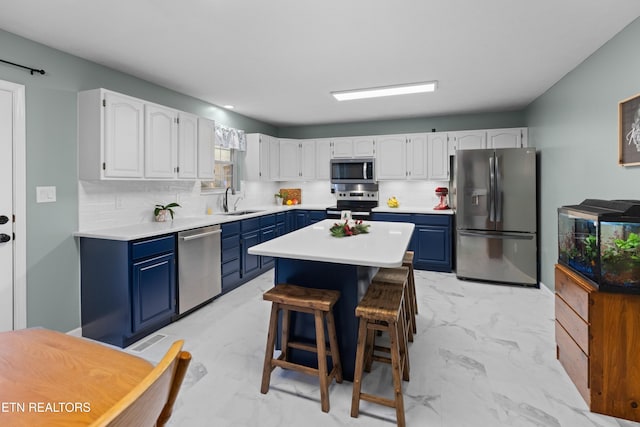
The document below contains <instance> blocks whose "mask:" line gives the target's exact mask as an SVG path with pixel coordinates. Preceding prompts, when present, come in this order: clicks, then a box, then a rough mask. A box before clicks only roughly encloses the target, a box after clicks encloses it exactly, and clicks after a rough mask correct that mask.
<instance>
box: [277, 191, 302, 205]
mask: <svg viewBox="0 0 640 427" xmlns="http://www.w3.org/2000/svg"><path fill="white" fill-rule="evenodd" d="M285 193H286V194H287V195H286V196H285V197H283V198H282V204H283V205H286V204H287V200H293V199H297V200H298V204H300V203H302V190H301V189H299V188H281V189H280V194H282V195H284V194H285Z"/></svg>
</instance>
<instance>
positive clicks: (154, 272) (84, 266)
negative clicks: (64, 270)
mask: <svg viewBox="0 0 640 427" xmlns="http://www.w3.org/2000/svg"><path fill="white" fill-rule="evenodd" d="M175 248H176V238H175V234H169V235H163V236H157V237H153V238H149V239H141V240H136V241H130V242H127V241H118V240H107V239H92V238H81V239H80V265H81V270H80V271H81V278H80V288H81V292H80V295H81V323H82V335H83V336H85V337H88V338H92V339H95V340H98V341H102V342H106V343H109V344H112V345H116V346H118V347H127V346H129V345H131V344H132V343H134V342H135V341H137V340H139V339H141V338H143V337H144V336H146V335H148V334H150V333H151V332H153V331H155V330H157V329H160V328H161V327H163V326H165V325H168V324H169V323H171V321H172V319H173V317H174V316H175V310H176V257H175V251H176V249H175Z"/></svg>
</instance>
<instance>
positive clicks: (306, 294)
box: [260, 284, 342, 412]
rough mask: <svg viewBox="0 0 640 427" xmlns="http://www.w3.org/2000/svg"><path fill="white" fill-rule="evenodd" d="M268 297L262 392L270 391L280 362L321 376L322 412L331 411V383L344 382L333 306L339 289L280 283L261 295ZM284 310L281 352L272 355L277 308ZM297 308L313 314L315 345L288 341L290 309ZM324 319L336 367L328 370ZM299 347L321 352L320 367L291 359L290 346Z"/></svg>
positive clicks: (283, 366)
mask: <svg viewBox="0 0 640 427" xmlns="http://www.w3.org/2000/svg"><path fill="white" fill-rule="evenodd" d="M262 297H263V299H264V300H265V301H271V302H272V305H271V318H270V320H269V333H268V336H267V349H266V351H265V355H264V368H263V371H262V387H261V389H260V392H261V393H262V394H266V393H267V392H268V391H269V383H270V381H271V371H273V370H274V369H275V368H276V367H277V366H279V367H281V368H283V369H291V370H295V371H298V372H302V373H305V374H309V375H315V376H317V377H318V378H319V379H320V401H321V406H322V411H323V412H329V384H330V383H331V381H332V379H333V378H335V379H336V382H338V383H341V382H342V365H341V363H340V353H339V351H338V337H337V335H336V327H335V322H334V319H333V311H332V309H333V306H334V305H335V303H336V301H338V298H339V297H340V292H339V291H332V290H325V289H312V288H304V287H301V286H295V285H289V284H279V285H276V286H275V287H273V288H271V289H270V290H268V291H267V292H265V293H264V294H263V295H262ZM280 310H282V342H281V346H282V352H281V354H280V356H278V358H275V359H274V358H273V351H274V346H275V340H276V334H277V333H278V311H280ZM290 311H297V312H302V313H309V314H313V316H314V317H315V323H316V345H315V346H313V345H310V344H307V343H302V342H294V341H289V312H290ZM324 319H326V322H327V331H328V334H329V343H330V349H329V350H330V355H331V360H332V362H333V369H332V370H331V372H329V373H327V348H326V341H325V340H326V339H325V334H324ZM290 348H296V349H300V350H305V351H310V352H313V353H317V355H318V369H315V368H311V367H308V366H304V365H299V364H297V363H292V362H290V361H289V360H288V357H287V355H288V350H289V349H290Z"/></svg>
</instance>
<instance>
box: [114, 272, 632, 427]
mask: <svg viewBox="0 0 640 427" xmlns="http://www.w3.org/2000/svg"><path fill="white" fill-rule="evenodd" d="M272 284H273V270H272V271H271V272H267V273H265V274H263V275H262V276H260V277H258V278H256V279H254V280H252V281H251V282H249V283H247V284H245V285H244V286H242V287H240V288H238V289H236V290H234V291H232V292H230V293H229V294H227V295H224V296H222V297H220V298H218V299H216V300H215V301H213V302H212V303H211V304H209V305H207V306H205V307H203V308H202V309H200V310H198V311H197V312H195V313H192V314H190V315H188V316H186V317H185V318H183V319H181V320H180V321H178V322H175V323H173V324H171V325H169V326H167V327H165V328H163V329H161V330H159V331H158V332H157V333H155V334H152V335H151V336H149V337H148V338H146V339H144V340H141V341H139V342H137V343H135V344H134V345H132V346H131V347H129V348H128V349H127V351H130V352H132V353H133V354H136V355H139V356H141V357H144V358H146V359H149V360H151V361H152V362H157V361H158V360H160V358H161V357H162V355H163V354H164V352H165V351H166V350H167V349H168V347H169V345H170V344H171V343H172V342H173V341H174V340H176V339H184V340H185V349H186V350H188V351H190V352H191V353H192V355H193V360H192V363H191V366H190V367H189V371H188V373H187V377H186V378H185V382H184V384H183V387H182V390H181V392H180V395H179V397H178V400H177V402H176V405H175V408H174V413H173V416H172V418H171V420H170V422H169V425H170V426H183V427H199V426H203V427H204V426H225V427H226V426H260V427H270V426H273V427H283V426H305V427H315V426H318V427H320V426H322V427H325V426H366V427H376V426H380V427H388V426H392V425H395V412H394V410H393V409H390V408H385V407H382V406H379V405H375V404H371V403H368V402H362V403H361V405H360V408H361V409H360V416H359V417H358V418H351V417H350V407H351V390H352V383H351V382H347V381H345V382H344V383H342V384H336V383H335V382H334V383H333V384H332V385H331V388H330V391H329V396H330V402H331V411H330V412H329V413H328V414H325V413H323V412H322V411H321V410H320V392H319V388H318V380H317V379H315V378H313V377H309V376H306V375H303V374H298V373H295V372H291V371H284V370H282V369H279V368H277V369H276V370H274V371H273V373H272V377H271V388H270V390H269V393H267V394H266V395H263V394H260V381H261V373H262V372H261V370H262V362H263V357H264V347H265V344H266V339H267V323H268V318H269V311H270V304H269V303H267V302H264V301H262V293H263V292H264V291H266V290H267V289H269V287H271V286H272ZM416 287H417V297H418V303H419V310H420V313H419V315H418V318H417V327H418V334H417V335H416V337H415V340H414V342H413V344H411V345H410V349H409V351H410V361H411V380H410V381H409V382H408V383H404V389H403V390H404V399H405V400H404V402H405V413H406V420H407V425H408V426H428V427H499V426H509V427H640V423H634V422H630V421H626V420H621V419H616V418H612V417H608V416H604V415H599V414H594V413H591V412H589V410H588V409H587V406H586V404H585V402H584V401H583V400H582V398H581V397H580V395H579V394H578V391H577V390H576V388H575V387H574V385H573V383H571V381H570V380H569V377H568V376H567V374H566V373H565V371H564V370H563V368H562V367H561V365H560V363H559V362H558V361H557V360H556V359H555V351H556V350H555V338H554V307H553V294H552V293H551V292H550V291H549V290H546V289H531V288H521V287H512V286H502V285H490V284H481V283H475V282H470V281H460V280H457V279H456V277H455V275H454V274H443V273H434V272H425V271H416ZM158 334H162V335H165V337H164V338H163V339H161V340H159V341H157V342H156V343H154V344H152V345H149V346H148V347H147V348H145V349H144V350H143V351H135V350H134V349H136V348H137V347H139V346H140V345H141V344H144V343H145V341H147V340H150V339H153V338H154V337H155V336H156V335H158ZM363 390H364V391H368V392H373V393H378V394H384V395H386V396H388V397H391V396H392V383H391V373H390V371H389V365H386V364H380V363H374V368H373V370H372V372H371V373H370V374H368V375H366V377H365V379H364V381H363Z"/></svg>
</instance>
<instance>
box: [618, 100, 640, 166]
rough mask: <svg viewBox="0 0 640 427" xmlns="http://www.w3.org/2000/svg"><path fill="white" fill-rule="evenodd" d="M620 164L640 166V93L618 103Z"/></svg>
mask: <svg viewBox="0 0 640 427" xmlns="http://www.w3.org/2000/svg"><path fill="white" fill-rule="evenodd" d="M618 133H619V135H618V164H619V165H621V166H640V93H639V94H637V95H634V96H632V97H631V98H627V99H625V100H622V101H620V103H619V104H618Z"/></svg>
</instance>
